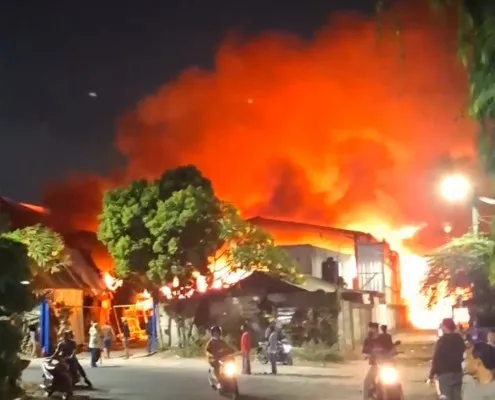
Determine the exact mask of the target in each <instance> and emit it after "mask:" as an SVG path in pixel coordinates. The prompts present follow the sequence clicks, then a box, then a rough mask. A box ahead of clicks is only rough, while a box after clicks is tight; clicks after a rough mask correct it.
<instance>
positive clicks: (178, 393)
mask: <svg viewBox="0 0 495 400" xmlns="http://www.w3.org/2000/svg"><path fill="white" fill-rule="evenodd" d="M83 366H84V367H85V368H87V361H86V360H84V361H83ZM366 368H367V366H366V364H365V363H364V362H354V363H348V364H343V365H334V366H330V367H328V366H327V367H324V368H323V367H309V366H308V367H304V366H293V367H280V371H279V373H280V374H279V375H278V376H271V375H266V374H265V371H266V367H264V366H260V365H254V366H253V375H251V376H247V377H246V376H241V378H240V383H239V386H240V390H241V393H242V395H243V399H245V400H282V399H283V400H296V399H307V398H308V397H309V398H311V399H312V400H323V399H325V400H326V399H339V400H358V399H359V400H361V399H362V394H361V390H360V388H361V381H362V378H363V376H364V374H365V372H366ZM206 370H207V367H206V366H205V364H204V362H202V361H200V360H199V361H195V360H181V359H176V360H168V361H164V360H160V359H153V358H149V359H147V360H143V361H140V362H138V361H137V360H136V361H134V360H121V359H115V360H110V361H108V362H105V363H104V365H102V366H100V367H98V368H95V369H91V368H87V373H88V376H89V378H90V379H91V380H92V381H93V384H94V386H95V387H96V388H97V389H95V390H94V391H92V392H83V391H79V393H80V394H81V395H83V394H90V395H91V397H93V398H95V399H112V400H131V399H132V400H140V399H143V400H144V399H146V400H172V399H183V400H213V399H219V398H220V397H219V396H218V394H217V393H216V392H214V391H213V390H212V389H211V388H210V387H209V386H208V383H207V379H206ZM264 370H265V371H264ZM39 376H40V369H39V365H37V363H36V362H34V363H33V365H32V366H30V367H29V368H28V369H27V370H26V371H25V374H24V379H25V380H26V381H31V382H32V381H37V380H39ZM401 376H402V377H404V386H405V391H406V400H420V399H421V400H427V399H430V398H431V399H434V398H435V397H434V396H433V394H432V391H431V390H429V389H428V388H425V385H424V383H423V382H424V380H423V379H424V367H422V368H418V367H410V366H409V367H408V366H403V367H402V368H401Z"/></svg>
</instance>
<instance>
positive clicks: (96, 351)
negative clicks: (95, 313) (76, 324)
mask: <svg viewBox="0 0 495 400" xmlns="http://www.w3.org/2000/svg"><path fill="white" fill-rule="evenodd" d="M100 339H101V333H100V330H99V329H98V322H96V321H93V322H92V323H91V328H89V346H88V347H89V352H90V353H91V367H92V368H95V367H97V365H96V364H97V362H98V360H99V359H100V357H101V346H100Z"/></svg>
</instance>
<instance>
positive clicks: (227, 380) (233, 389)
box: [209, 356, 240, 400]
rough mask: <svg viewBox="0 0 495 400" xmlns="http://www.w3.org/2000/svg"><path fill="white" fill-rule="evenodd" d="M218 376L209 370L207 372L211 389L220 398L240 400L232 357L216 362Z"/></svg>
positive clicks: (235, 368) (236, 372)
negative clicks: (216, 392) (215, 391)
mask: <svg viewBox="0 0 495 400" xmlns="http://www.w3.org/2000/svg"><path fill="white" fill-rule="evenodd" d="M218 364H219V366H218V376H217V375H216V374H215V372H213V371H212V370H211V369H210V371H209V381H210V385H211V387H212V388H213V389H215V390H217V391H218V393H219V394H220V396H223V397H227V398H229V399H232V400H238V399H239V398H240V394H239V385H238V382H237V375H238V371H237V366H236V364H235V359H234V357H232V356H229V357H225V358H222V359H221V360H218Z"/></svg>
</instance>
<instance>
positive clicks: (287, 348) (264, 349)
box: [257, 339, 294, 365]
mask: <svg viewBox="0 0 495 400" xmlns="http://www.w3.org/2000/svg"><path fill="white" fill-rule="evenodd" d="M257 353H258V361H259V362H260V363H261V364H268V362H269V361H270V358H269V357H268V342H259V343H258V350H257ZM277 362H279V363H282V364H284V365H293V364H294V360H293V359H292V345H291V344H290V343H289V341H288V340H286V339H283V340H280V341H279V342H278V348H277Z"/></svg>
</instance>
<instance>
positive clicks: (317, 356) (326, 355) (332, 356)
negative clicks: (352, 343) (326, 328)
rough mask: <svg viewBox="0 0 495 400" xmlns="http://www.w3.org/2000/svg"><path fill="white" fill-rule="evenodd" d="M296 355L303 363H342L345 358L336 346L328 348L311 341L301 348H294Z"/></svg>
mask: <svg viewBox="0 0 495 400" xmlns="http://www.w3.org/2000/svg"><path fill="white" fill-rule="evenodd" d="M293 351H294V355H295V356H296V357H297V358H299V359H301V360H303V361H312V362H322V363H325V362H342V361H343V360H344V358H343V357H342V355H341V354H340V353H339V351H338V350H337V348H336V347H335V346H332V347H328V346H327V345H325V344H324V343H321V342H319V343H318V342H315V341H310V342H306V343H304V344H303V345H302V346H301V347H299V348H294V349H293Z"/></svg>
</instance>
